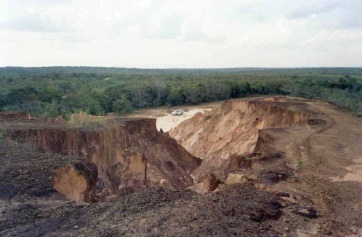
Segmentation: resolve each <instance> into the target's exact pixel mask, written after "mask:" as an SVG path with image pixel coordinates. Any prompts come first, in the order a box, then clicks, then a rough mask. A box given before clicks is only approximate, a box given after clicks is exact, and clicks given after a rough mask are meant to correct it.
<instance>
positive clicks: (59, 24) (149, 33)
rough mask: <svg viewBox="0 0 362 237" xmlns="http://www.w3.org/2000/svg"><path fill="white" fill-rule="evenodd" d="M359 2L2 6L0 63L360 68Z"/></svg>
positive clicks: (34, 0)
mask: <svg viewBox="0 0 362 237" xmlns="http://www.w3.org/2000/svg"><path fill="white" fill-rule="evenodd" d="M361 12H362V1H361V0H117V1H113V0H87V1H85V0H0V66H107V67H137V68H230V67H335V66H338V67H360V66H362V14H361Z"/></svg>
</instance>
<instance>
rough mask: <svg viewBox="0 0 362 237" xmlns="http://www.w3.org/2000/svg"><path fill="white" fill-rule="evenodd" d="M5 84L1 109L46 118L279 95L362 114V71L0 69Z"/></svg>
mask: <svg viewBox="0 0 362 237" xmlns="http://www.w3.org/2000/svg"><path fill="white" fill-rule="evenodd" d="M0 85H1V87H0V110H25V111H29V112H30V113H31V114H32V115H35V116H44V117H56V116H59V115H63V116H65V117H68V116H69V115H70V114H73V113H79V112H81V111H83V112H86V113H88V114H92V115H104V114H107V113H110V112H115V113H118V114H126V113H129V112H131V111H132V110H134V109H141V108H148V107H158V106H175V105H183V104H198V103H203V102H210V101H218V100H226V99H230V98H242V97H246V96H253V95H276V94H279V95H280V94H283V95H291V96H299V97H304V98H311V99H313V98H315V99H322V100H326V101H331V102H333V103H335V104H337V105H339V106H343V107H346V108H348V109H350V110H351V111H352V112H353V113H354V114H355V115H359V116H361V115H362V103H361V96H362V95H361V94H362V93H361V88H362V69H361V68H324V69H323V68H315V69H313V68H305V69H255V68H254V69H253V68H247V69H165V70H162V69H155V70H151V69H122V68H89V67H50V68H47V67H45V68H0Z"/></svg>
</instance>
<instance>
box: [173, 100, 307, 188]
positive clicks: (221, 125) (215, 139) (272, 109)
mask: <svg viewBox="0 0 362 237" xmlns="http://www.w3.org/2000/svg"><path fill="white" fill-rule="evenodd" d="M274 102H275V101H274ZM309 118H310V114H307V113H303V112H299V111H293V110H291V109H286V108H283V107H282V106H280V105H279V106H277V105H276V104H275V103H272V102H270V101H265V100H255V101H245V100H233V101H227V102H225V103H224V104H223V105H222V106H220V107H219V108H217V109H214V110H213V111H210V112H206V113H198V114H197V115H195V116H194V117H192V118H191V119H188V120H186V121H184V122H183V123H181V124H180V125H179V126H177V127H176V128H174V129H172V130H171V131H170V132H169V134H170V136H171V137H173V138H175V139H176V140H177V141H178V142H179V143H180V144H181V145H182V146H184V147H185V148H186V150H187V151H189V152H190V153H191V154H193V155H194V156H196V157H200V158H202V159H203V161H202V164H201V165H200V166H199V167H198V168H197V169H196V170H195V171H194V172H193V175H194V177H195V180H196V181H197V182H200V181H202V180H203V179H204V178H205V177H206V176H207V175H208V174H209V173H214V174H216V175H217V176H218V177H219V178H220V179H223V180H225V179H226V176H227V174H228V171H229V168H230V167H229V166H230V165H231V164H232V163H235V161H233V160H235V159H237V158H238V157H243V156H246V155H248V154H252V153H253V152H254V151H255V147H256V145H257V141H258V139H259V131H261V130H263V129H268V128H282V127H291V126H300V125H306V124H308V119H309Z"/></svg>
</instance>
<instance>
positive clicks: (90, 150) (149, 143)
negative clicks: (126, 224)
mask: <svg viewBox="0 0 362 237" xmlns="http://www.w3.org/2000/svg"><path fill="white" fill-rule="evenodd" d="M2 127H3V128H2V130H4V133H5V135H6V137H8V138H11V139H13V140H16V141H19V142H21V143H28V144H31V145H32V146H34V147H35V148H36V149H38V150H39V151H42V152H46V153H56V154H61V155H67V156H75V157H83V158H86V159H87V160H89V161H91V162H92V163H94V164H95V165H96V167H97V169H98V181H97V184H96V185H95V190H94V192H96V193H97V199H98V200H108V199H109V198H113V197H117V196H119V195H121V196H122V195H125V194H129V193H132V192H134V191H135V190H139V189H143V188H145V187H150V186H158V185H160V182H161V180H163V183H165V181H167V184H169V186H170V188H174V189H184V188H186V187H188V186H190V185H192V184H193V180H192V178H191V176H190V173H191V172H192V171H193V170H194V169H195V168H197V167H198V166H199V164H200V160H199V159H198V158H195V157H194V156H192V155H191V154H190V153H188V152H187V151H186V150H185V149H184V148H183V147H182V146H180V145H179V144H178V143H177V142H176V141H175V140H174V139H172V138H171V137H169V135H167V134H164V133H160V132H158V131H157V130H156V120H155V119H137V120H122V119H113V120H112V121H111V122H108V123H107V124H106V125H104V126H101V127H98V126H96V125H94V126H88V127H87V126H85V127H84V126H81V127H75V126H70V125H64V124H61V125H59V124H44V123H36V122H26V121H24V123H22V125H21V126H14V124H12V123H11V122H9V123H6V122H4V123H2ZM72 171H74V170H73V169H72V168H71V167H62V168H60V169H59V170H58V171H57V174H56V176H55V179H58V180H59V177H60V176H62V177H63V179H62V180H63V184H64V186H66V185H68V184H65V182H66V181H67V180H68V181H69V182H71V180H72V178H77V180H80V181H79V185H80V186H82V189H83V188H84V187H83V186H85V182H86V181H87V180H88V179H87V178H86V179H84V180H83V178H82V177H80V175H79V174H78V173H77V172H72ZM57 183H58V184H59V182H57ZM71 187H74V188H76V187H75V186H74V185H73V186H72V185H70V184H69V185H68V186H67V188H64V189H63V190H68V191H67V192H68V193H72V192H73V191H71V190H70V189H71ZM56 189H57V190H60V189H61V188H60V187H59V185H58V187H56ZM63 193H64V192H63ZM68 196H72V198H71V199H74V200H78V199H82V198H79V197H74V195H73V194H69V195H68ZM83 201H89V198H88V197H87V198H83Z"/></svg>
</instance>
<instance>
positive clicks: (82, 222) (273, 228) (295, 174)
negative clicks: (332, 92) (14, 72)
mask: <svg viewBox="0 0 362 237" xmlns="http://www.w3.org/2000/svg"><path fill="white" fill-rule="evenodd" d="M184 109H185V111H186V113H185V114H184V115H183V116H180V117H173V116H172V117H171V116H170V115H168V114H167V113H169V112H170V110H169V109H167V108H166V109H161V110H154V111H153V112H150V110H148V111H143V112H139V113H136V114H134V115H132V116H131V117H132V119H136V118H140V117H145V114H146V115H147V116H149V117H156V118H158V119H157V121H155V122H154V121H153V120H152V119H151V120H147V119H146V120H142V119H141V120H139V119H136V120H131V121H130V122H129V121H126V122H124V121H123V120H122V121H121V122H118V120H117V121H114V123H115V124H112V125H110V127H106V128H104V127H99V126H98V125H97V126H96V125H92V126H90V127H85V128H74V127H69V126H68V125H66V124H62V125H59V124H56V123H44V122H40V121H36V120H31V119H30V118H28V117H27V115H26V116H25V117H24V116H23V117H24V118H23V120H22V117H19V118H18V120H14V119H12V120H11V121H9V120H7V119H6V118H3V119H1V116H0V129H1V131H2V133H1V138H0V235H1V236H362V166H361V164H362V162H361V161H362V156H361V155H362V146H361V145H360V144H362V121H361V119H360V118H356V117H353V116H352V115H350V114H349V113H348V112H347V111H344V110H341V109H339V108H336V107H335V106H333V105H331V104H329V103H326V102H321V101H312V100H305V99H299V98H285V97H274V98H262V99H260V98H255V99H251V100H234V101H227V102H225V103H215V104H211V105H205V106H200V107H192V108H187V107H184ZM6 116H8V115H6ZM156 125H157V128H159V129H161V128H162V131H161V132H157V131H156V128H155V127H156ZM107 126H108V125H107ZM44 131H46V132H44ZM60 134H63V135H60ZM107 134H110V135H107ZM112 134H113V135H112ZM43 138H45V139H43ZM69 139H71V142H69ZM77 141H79V142H77ZM176 142H177V143H176ZM52 144H53V145H54V147H58V148H66V151H67V152H64V150H62V149H55V148H53V145H52ZM107 144H112V145H107ZM179 144H180V145H182V146H183V147H181V146H180V145H179ZM55 145H56V146H55ZM112 147H113V148H112ZM40 148H42V149H40ZM115 150H116V151H117V152H115ZM180 154H183V155H182V156H180ZM200 159H202V161H200ZM148 168H149V169H148ZM69 170H70V171H71V172H68V171H69ZM69 177H70V178H69ZM148 177H149V178H148ZM191 177H192V178H191ZM192 179H193V181H192ZM55 180H62V181H61V182H56V183H54V182H55ZM69 180H71V181H72V180H73V181H74V180H78V181H77V185H71V184H73V183H74V182H69ZM107 182H109V183H107ZM55 184H56V185H55ZM64 185H65V186H64ZM56 188H59V189H62V190H67V191H66V192H68V194H69V193H70V194H71V197H75V199H74V200H76V201H72V200H69V197H68V198H67V197H66V196H64V195H62V194H60V193H59V192H58V191H57V190H56ZM78 189H82V191H81V192H79V190H78ZM104 190H107V191H104ZM102 195H103V196H102ZM85 197H86V199H85ZM79 200H83V201H79Z"/></svg>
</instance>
